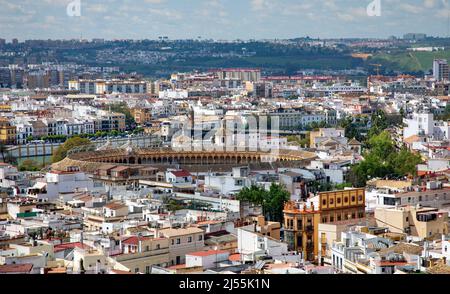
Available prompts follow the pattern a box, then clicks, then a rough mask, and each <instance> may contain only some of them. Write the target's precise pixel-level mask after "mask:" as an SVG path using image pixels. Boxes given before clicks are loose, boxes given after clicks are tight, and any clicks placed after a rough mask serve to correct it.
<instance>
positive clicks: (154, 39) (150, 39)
mask: <svg viewBox="0 0 450 294" xmlns="http://www.w3.org/2000/svg"><path fill="white" fill-rule="evenodd" d="M406 34H424V33H405V34H403V35H401V36H399V35H392V36H389V37H334V38H318V37H311V36H299V37H288V38H277V37H274V38H261V39H254V38H253V39H252V38H250V39H243V38H235V39H221V38H203V37H202V38H198V37H197V38H189V37H186V38H177V39H173V38H170V36H164V37H168V38H167V39H165V40H164V41H200V42H202V41H214V42H219V41H224V42H236V41H241V42H261V41H275V40H277V41H289V40H295V39H308V38H309V39H311V40H320V41H335V40H371V41H376V40H390V39H391V38H393V37H395V38H396V39H397V40H403V37H404V36H405V35H406ZM425 35H426V38H432V39H450V36H449V37H447V36H431V35H427V34H425ZM0 39H3V40H5V41H6V42H7V43H11V42H12V41H13V40H14V39H17V40H18V41H19V42H24V41H94V40H103V41H161V39H159V38H140V39H139V38H137V39H133V38H111V39H109V38H102V37H92V38H85V37H82V36H80V37H79V38H36V39H23V38H22V39H21V38H19V37H16V38H10V39H7V38H4V37H1V36H0Z"/></svg>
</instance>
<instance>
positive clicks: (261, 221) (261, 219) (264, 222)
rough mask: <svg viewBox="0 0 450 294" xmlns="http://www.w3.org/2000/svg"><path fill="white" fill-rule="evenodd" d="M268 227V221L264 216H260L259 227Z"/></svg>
mask: <svg viewBox="0 0 450 294" xmlns="http://www.w3.org/2000/svg"><path fill="white" fill-rule="evenodd" d="M265 225H266V220H265V219H264V216H263V215H260V216H258V226H260V227H264V226H265Z"/></svg>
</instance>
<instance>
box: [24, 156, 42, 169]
mask: <svg viewBox="0 0 450 294" xmlns="http://www.w3.org/2000/svg"><path fill="white" fill-rule="evenodd" d="M19 170H20V171H40V170H41V166H39V164H38V163H37V162H36V161H34V160H31V159H25V160H24V161H23V162H22V164H21V165H20V166H19Z"/></svg>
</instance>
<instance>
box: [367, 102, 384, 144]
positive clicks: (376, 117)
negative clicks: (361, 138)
mask: <svg viewBox="0 0 450 294" xmlns="http://www.w3.org/2000/svg"><path fill="white" fill-rule="evenodd" d="M371 121H372V127H371V128H370V130H369V138H370V137H373V136H375V135H378V134H380V133H381V132H383V131H384V130H385V129H387V127H388V126H389V125H388V123H387V118H386V113H384V111H383V110H381V109H378V110H377V111H376V112H375V113H373V114H372V117H371Z"/></svg>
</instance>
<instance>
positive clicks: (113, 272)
mask: <svg viewBox="0 0 450 294" xmlns="http://www.w3.org/2000/svg"><path fill="white" fill-rule="evenodd" d="M111 274H113V275H132V274H133V273H131V272H126V271H120V270H111Z"/></svg>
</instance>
